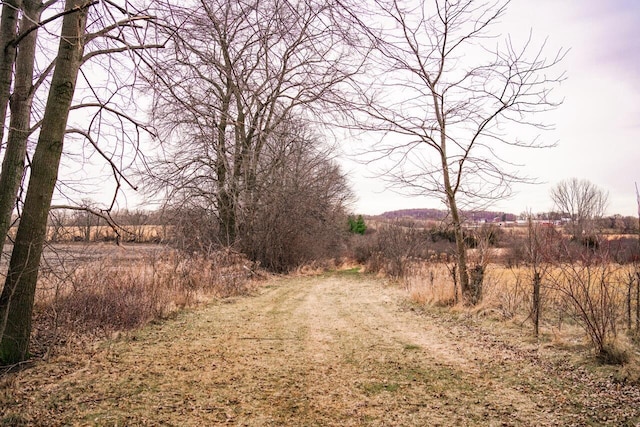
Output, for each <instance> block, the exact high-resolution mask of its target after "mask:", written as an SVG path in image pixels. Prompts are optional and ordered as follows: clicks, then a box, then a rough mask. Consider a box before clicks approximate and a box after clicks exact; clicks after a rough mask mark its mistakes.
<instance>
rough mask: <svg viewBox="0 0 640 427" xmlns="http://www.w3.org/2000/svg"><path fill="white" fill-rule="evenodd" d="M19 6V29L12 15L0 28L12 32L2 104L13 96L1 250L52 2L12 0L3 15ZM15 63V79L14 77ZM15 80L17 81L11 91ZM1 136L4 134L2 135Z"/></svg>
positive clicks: (0, 186) (0, 199) (2, 183)
mask: <svg viewBox="0 0 640 427" xmlns="http://www.w3.org/2000/svg"><path fill="white" fill-rule="evenodd" d="M18 5H19V6H20V7H21V10H20V11H19V12H20V13H21V15H22V17H21V19H20V24H19V32H16V31H15V28H13V27H14V26H15V22H14V20H13V19H10V18H8V19H7V21H6V22H5V21H4V20H3V21H2V23H1V25H2V26H3V27H2V29H1V31H0V32H1V33H2V37H6V38H8V37H10V36H11V35H13V38H12V39H11V40H8V41H7V40H5V45H4V46H5V57H3V62H2V67H0V73H2V75H1V76H0V77H1V78H4V79H7V80H6V81H4V82H2V84H1V85H0V105H4V107H6V106H7V102H5V101H9V95H11V96H10V102H9V107H10V120H9V132H8V139H7V146H6V149H5V150H4V158H3V161H2V169H1V170H0V253H1V252H2V249H3V247H4V242H5V236H6V235H7V231H8V230H9V227H10V225H11V214H12V213H13V211H14V209H15V207H16V199H17V196H18V192H19V190H20V185H21V183H22V179H23V175H24V169H25V161H26V156H27V140H28V138H29V135H30V134H31V118H32V105H33V100H34V96H35V91H36V90H37V88H38V85H39V84H40V83H41V82H42V80H40V79H38V80H36V81H34V66H35V60H36V44H37V35H38V24H39V23H40V17H41V15H42V12H43V11H44V10H45V9H46V7H48V6H50V5H51V2H49V3H48V4H43V3H41V2H40V1H37V0H36V1H34V0H25V1H24V2H13V4H11V2H9V3H8V4H5V5H3V14H4V13H5V8H9V9H10V11H14V8H15V7H17V6H18ZM15 12H18V11H15ZM7 15H9V16H11V15H12V13H9V12H8V13H7ZM3 19H4V18H3ZM5 33H6V34H5ZM18 39H19V40H18ZM14 64H15V79H13V77H12V74H13V72H14V70H13V66H14ZM5 72H9V76H6V75H5V74H4V73H5ZM14 80H15V81H14ZM12 81H13V82H14V84H13V91H12V92H11V82H12ZM5 90H6V91H5ZM0 114H1V115H0V118H1V119H2V120H3V123H4V119H5V114H6V109H4V110H2V111H0ZM2 135H4V133H2V134H0V136H2Z"/></svg>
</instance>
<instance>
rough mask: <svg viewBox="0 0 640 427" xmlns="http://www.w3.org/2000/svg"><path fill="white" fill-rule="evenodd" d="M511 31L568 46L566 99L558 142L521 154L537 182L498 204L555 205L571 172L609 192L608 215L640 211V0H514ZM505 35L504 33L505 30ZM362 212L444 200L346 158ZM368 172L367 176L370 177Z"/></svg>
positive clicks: (554, 136) (507, 22)
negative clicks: (639, 199) (555, 193)
mask: <svg viewBox="0 0 640 427" xmlns="http://www.w3.org/2000/svg"><path fill="white" fill-rule="evenodd" d="M502 21H503V22H502V25H503V26H504V28H505V32H506V31H508V32H509V33H511V34H512V35H513V36H514V37H516V38H517V37H518V36H523V35H527V34H528V32H529V30H532V31H533V36H534V39H535V40H538V41H542V40H544V39H545V38H547V37H548V47H549V52H550V54H551V53H552V52H554V51H555V50H557V49H558V48H565V49H569V50H570V51H569V53H568V55H567V57H566V58H565V60H564V61H563V63H562V64H561V67H562V68H563V69H565V70H566V73H567V80H566V81H564V82H563V83H562V85H561V87H560V88H559V94H561V95H562V97H564V103H563V104H562V105H561V106H560V107H559V108H558V109H557V110H556V111H555V112H554V114H553V121H554V123H555V127H556V128H555V130H553V131H551V132H547V133H545V134H544V138H545V140H546V141H548V142H554V141H557V143H558V145H557V147H555V148H550V149H544V150H527V151H526V152H522V151H521V152H520V153H521V154H520V155H521V156H522V158H512V159H510V160H512V161H514V162H516V163H519V164H522V168H521V172H522V174H523V175H526V176H532V177H537V178H538V180H539V181H540V182H541V183H540V184H537V185H524V184H523V185H520V186H516V187H515V190H516V194H515V195H514V196H513V197H512V198H511V199H509V200H505V201H502V202H500V203H499V204H497V205H495V206H494V208H495V210H501V211H506V212H512V213H516V214H518V213H520V212H523V211H526V210H532V211H533V212H543V211H548V210H551V209H552V207H553V206H552V203H551V201H550V197H549V190H550V188H551V187H552V186H553V185H554V184H556V183H557V182H558V181H560V180H563V179H567V178H572V177H576V178H585V179H588V180H589V181H591V182H593V183H594V184H596V185H598V186H599V187H601V188H603V189H604V190H606V191H608V192H609V200H610V202H609V213H610V214H614V213H619V214H622V215H637V212H638V205H637V203H636V194H635V187H634V183H635V182H638V183H639V185H640V169H639V165H638V164H639V163H640V1H638V0H608V1H603V0H536V1H531V0H512V3H511V5H510V8H509V11H508V13H507V15H505V17H504V18H503V19H502ZM505 35H506V34H505ZM345 167H346V168H347V169H348V171H349V173H350V178H351V180H352V182H353V186H354V190H355V192H356V194H357V195H358V202H357V203H356V205H355V206H354V207H353V209H354V210H355V211H357V212H358V213H364V214H378V213H382V212H385V211H389V210H394V209H402V208H423V207H435V208H444V205H442V203H441V202H440V201H439V200H438V199H436V198H435V197H433V196H424V197H415V196H414V197H407V196H401V195H398V194H395V193H393V192H390V191H385V184H384V183H383V182H382V181H380V180H377V179H375V178H372V177H371V176H373V175H374V173H373V169H371V168H366V167H364V166H360V165H356V164H355V163H351V162H346V163H345ZM368 176H369V177H370V178H369V177H368Z"/></svg>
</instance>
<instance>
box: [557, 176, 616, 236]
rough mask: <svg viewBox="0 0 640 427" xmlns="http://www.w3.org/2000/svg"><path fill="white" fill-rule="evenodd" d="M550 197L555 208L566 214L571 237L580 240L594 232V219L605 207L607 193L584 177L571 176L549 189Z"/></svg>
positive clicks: (601, 213)
mask: <svg viewBox="0 0 640 427" xmlns="http://www.w3.org/2000/svg"><path fill="white" fill-rule="evenodd" d="M551 199H552V200H553V203H554V204H555V206H556V209H558V210H560V211H561V212H562V213H563V214H565V215H568V217H569V220H570V223H569V225H568V228H569V232H570V233H571V236H572V238H573V239H575V240H581V239H583V238H585V237H590V236H591V235H592V234H593V233H594V231H595V230H594V227H595V224H596V220H598V219H600V218H602V217H603V216H604V213H605V211H606V209H607V204H608V201H609V193H608V192H606V191H604V190H602V189H601V188H599V187H598V186H596V185H595V184H593V183H591V182H590V181H588V180H586V179H577V178H571V179H568V180H565V181H561V182H559V183H558V184H557V185H556V186H555V187H554V188H553V189H552V190H551Z"/></svg>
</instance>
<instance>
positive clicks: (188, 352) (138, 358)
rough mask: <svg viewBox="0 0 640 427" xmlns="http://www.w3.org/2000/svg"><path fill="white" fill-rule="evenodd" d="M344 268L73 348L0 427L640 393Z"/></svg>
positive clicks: (11, 389) (591, 408) (322, 415)
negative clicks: (413, 301)
mask: <svg viewBox="0 0 640 427" xmlns="http://www.w3.org/2000/svg"><path fill="white" fill-rule="evenodd" d="M405 295H406V294H405V293H404V291H403V290H400V289H398V288H395V287H392V286H388V285H386V284H385V283H384V282H383V281H381V280H378V279H373V278H371V277H370V276H366V275H356V274H355V273H352V272H347V273H344V274H343V273H340V274H335V275H323V276H318V277H310V276H305V277H294V278H285V279H277V280H271V281H268V282H267V283H265V285H264V286H263V287H262V288H261V290H260V291H259V292H258V293H257V294H256V295H254V296H252V297H249V298H243V297H239V298H234V299H232V300H225V301H214V302H212V303H211V304H210V305H207V306H204V307H201V308H199V309H197V310H187V311H182V312H180V313H179V314H178V315H176V316H175V318H173V319H170V320H168V321H165V322H159V323H154V324H150V325H148V326H146V327H145V328H143V329H141V330H138V331H133V332H129V333H126V334H123V335H122V336H120V337H118V338H116V339H109V340H105V341H102V342H97V343H95V344H94V345H93V346H91V347H90V348H88V349H87V350H86V351H82V352H77V351H72V349H70V350H69V351H68V352H64V353H63V352H61V353H60V354H57V355H56V356H54V357H52V358H50V359H49V360H48V361H46V362H40V363H36V364H35V365H34V366H33V367H31V368H30V369H28V370H25V371H23V372H18V373H13V374H9V375H6V376H5V377H3V378H2V380H1V381H2V384H0V425H3V424H4V425H39V426H49V425H51V426H54V425H78V426H84V425H97V426H107V425H109V426H115V425H165V426H178V425H179V426H203V425H223V424H225V425H251V426H274V425H309V426H311V425H322V426H361V425H372V426H374V425H375V426H378V425H379V426H382V425H402V426H412V425H415V426H418V425H420V426H422V425H429V426H448V425H467V426H485V425H496V426H498V425H509V426H534V425H535V426H545V425H548V426H552V425H553V426H555V425H603V426H607V425H611V426H620V425H635V424H636V423H638V422H640V409H639V408H640V390H639V389H638V387H636V386H632V385H629V384H624V383H622V382H620V381H616V380H614V379H612V377H609V376H608V374H607V371H603V370H602V369H600V368H597V367H595V366H594V367H591V366H586V367H585V366H584V365H580V364H575V363H574V362H573V361H571V354H572V353H571V352H570V351H569V350H563V349H558V348H552V347H548V346H546V345H545V344H544V343H542V344H541V343H534V342H526V341H525V342H523V341H522V334H521V332H522V331H521V330H519V328H518V327H517V326H516V325H515V324H513V323H506V324H505V323H499V322H494V321H492V320H490V319H486V318H480V317H477V316H467V313H465V312H462V311H460V312H455V311H450V310H445V309H441V308H438V309H431V308H424V307H421V306H417V305H416V304H407V303H406V300H405Z"/></svg>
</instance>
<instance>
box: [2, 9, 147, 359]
mask: <svg viewBox="0 0 640 427" xmlns="http://www.w3.org/2000/svg"><path fill="white" fill-rule="evenodd" d="M55 3H57V2H56V1H53V0H52V1H49V2H47V3H43V4H40V3H36V2H33V5H34V6H35V7H36V9H37V11H42V9H43V8H44V7H46V6H51V5H53V4H55ZM29 4H31V3H30V2H27V1H25V10H27V9H26V8H27V6H28V5H29ZM96 4H98V2H96V1H91V0H67V1H66V2H65V5H64V9H62V10H54V11H53V12H52V13H53V14H52V15H51V16H48V17H47V18H46V19H43V20H40V19H39V18H38V19H35V18H34V15H28V14H25V16H28V21H29V24H30V25H29V27H27V28H26V29H25V30H24V31H23V30H22V27H21V31H20V34H18V36H17V37H16V39H15V40H14V43H16V45H17V46H18V56H19V55H20V52H21V51H25V52H26V51H27V48H28V46H30V44H29V43H28V40H29V38H30V37H31V36H32V35H35V34H36V29H38V28H41V27H44V26H46V25H51V24H52V23H53V24H54V28H56V29H58V28H59V34H60V36H59V42H58V52H57V54H55V56H54V58H52V59H51V61H50V63H49V64H48V65H46V66H45V67H44V69H43V70H41V72H40V75H39V76H38V78H37V79H36V80H35V82H33V83H32V82H31V80H30V78H32V77H31V75H30V74H27V76H26V79H27V80H28V81H25V85H27V93H28V96H27V100H28V101H29V102H30V101H33V100H37V101H38V102H39V104H43V103H44V101H43V100H44V98H46V105H45V107H44V109H43V110H35V111H32V112H31V114H32V115H33V117H34V121H35V124H34V125H33V126H31V127H30V128H29V127H28V123H29V120H28V119H29V115H28V114H27V115H26V116H23V115H22V114H16V118H18V117H22V118H23V120H24V117H26V122H27V126H26V128H27V131H25V126H21V127H19V128H17V129H19V130H20V131H21V132H22V133H23V134H26V135H29V134H31V133H33V134H34V135H37V144H36V145H35V151H34V153H33V158H32V161H31V168H30V173H29V175H28V188H27V191H26V199H25V201H24V207H23V209H22V216H21V220H20V224H19V227H18V231H17V234H16V238H15V244H14V247H13V251H12V254H11V261H10V265H9V271H8V273H7V277H6V281H5V284H4V287H3V290H2V295H1V296H0V362H3V363H15V362H19V361H21V360H24V359H25V358H27V357H28V347H29V338H30V333H31V314H32V309H33V303H34V295H35V286H36V281H37V277H38V268H39V264H40V256H41V254H42V249H43V244H44V240H45V238H46V227H47V217H48V214H49V211H50V207H51V200H52V197H53V193H54V190H55V189H56V185H57V182H58V173H59V170H60V164H61V159H62V156H63V141H64V139H65V135H68V134H74V135H80V136H81V137H82V138H83V139H84V140H85V141H87V142H88V145H89V146H90V147H91V148H93V151H94V152H95V153H98V154H99V155H100V156H101V157H102V158H103V159H104V160H106V161H107V162H108V164H109V165H110V166H111V167H112V169H113V173H114V175H115V176H116V181H117V188H118V187H119V185H120V181H121V180H125V181H126V178H124V176H123V173H122V171H121V165H120V164H117V163H116V161H115V159H117V154H115V153H111V154H109V152H108V151H106V150H104V148H103V147H102V144H101V145H98V143H97V141H98V140H97V138H96V136H95V135H98V136H100V135H102V134H103V133H104V132H105V128H106V124H105V120H104V117H105V116H106V115H109V114H111V115H113V116H115V117H116V120H115V121H116V123H119V124H123V123H125V122H128V123H130V124H132V125H133V126H134V127H136V128H139V127H141V126H140V125H139V124H138V122H136V121H135V120H134V119H133V118H132V117H131V116H130V115H129V114H126V113H123V112H121V111H119V110H118V108H117V107H114V106H113V99H114V98H115V95H114V93H111V94H110V95H109V96H107V99H106V100H105V99H103V98H102V97H101V95H104V91H103V90H101V87H99V85H96V84H95V83H94V85H93V86H90V84H91V79H88V78H87V75H86V74H83V73H82V71H81V66H83V65H86V66H89V65H87V64H89V63H90V64H96V61H97V59H98V58H100V57H104V56H108V57H109V58H111V59H112V60H113V61H115V55H116V54H118V53H123V52H124V53H128V52H135V51H137V50H138V49H145V48H147V47H148V45H146V44H144V43H143V42H142V40H143V39H141V38H138V37H136V35H139V34H140V33H144V26H143V25H141V23H142V22H145V21H147V20H149V17H148V16H146V15H140V14H138V13H137V11H135V10H134V11H130V10H129V9H128V6H129V4H128V3H126V2H125V4H124V5H118V4H116V3H115V2H111V1H109V2H104V3H103V5H104V8H102V9H100V10H97V9H92V6H95V5H96ZM90 10H96V14H95V16H92V17H91V19H90V20H89V24H88V26H87V15H88V14H90ZM116 16H124V17H123V18H122V19H120V20H118V19H116ZM60 19H62V23H61V24H59V21H60ZM56 22H58V24H55V23H56ZM109 22H110V23H109ZM56 25H57V26H56ZM96 28H97V29H96ZM94 29H96V31H93V30H94ZM56 33H57V31H56V32H55V33H54V32H53V31H52V30H49V31H46V34H47V35H53V34H56ZM132 33H133V38H131V39H128V38H127V37H128V36H131V35H132ZM36 45H37V46H44V45H46V42H42V43H38V44H36ZM85 46H90V47H91V48H90V49H88V50H85ZM45 53H46V48H45V50H44V53H43V54H45ZM31 60H32V62H31V64H30V65H31V67H33V56H31ZM113 61H110V62H113ZM27 65H29V64H26V63H25V66H27ZM19 66H20V64H19V61H17V62H16V72H17V71H18V68H19ZM134 68H135V67H134ZM52 70H53V74H52V75H50V73H51V71H52ZM78 74H83V80H80V82H81V83H80V84H78V81H79V79H78ZM114 74H115V71H114ZM114 74H111V75H110V76H113V75H114ZM20 78H21V77H20V76H16V91H17V84H18V81H19V79H20ZM106 79H107V82H110V83H113V81H111V80H109V77H107V78H106ZM115 82H122V79H121V78H117V79H115ZM122 87H123V86H118V88H117V89H120V88H122ZM38 89H41V92H37V90H38ZM117 89H116V91H117ZM85 90H86V91H87V92H89V93H90V94H92V95H93V101H92V102H87V99H91V98H90V97H88V96H85V95H86V92H84V91H85ZM39 95H42V96H41V97H40V96H39ZM79 95H82V97H81V100H82V101H81V103H80V104H76V105H73V100H74V97H78V98H80V96H79ZM12 97H13V95H12ZM30 105H31V104H29V106H30ZM82 108H94V109H95V110H97V112H96V113H95V114H93V116H92V117H91V121H90V123H89V124H88V125H87V126H86V127H85V128H84V129H83V128H79V127H76V126H72V127H71V128H68V124H69V117H70V114H71V113H72V112H73V111H77V110H79V109H82ZM14 113H16V111H14V109H13V105H12V110H11V118H10V120H11V122H13V120H14ZM121 129H124V126H123V127H121ZM13 131H14V128H13V126H12V128H11V129H10V136H9V141H11V132H13ZM124 133H125V132H124V130H123V133H122V134H121V135H124ZM109 136H110V137H111V138H113V137H114V136H113V134H110V135H109ZM116 139H117V137H116ZM122 139H123V140H125V141H127V140H129V139H128V138H127V137H126V136H123V138H122ZM9 149H10V144H8V146H7V152H5V156H8V155H9V153H8V152H9ZM21 153H24V154H26V151H24V150H23V151H21ZM24 154H23V155H24ZM18 157H19V156H18ZM5 159H6V157H5ZM14 169H16V168H14ZM18 169H20V168H17V169H16V170H18ZM8 170H9V169H5V168H4V165H3V170H2V173H3V174H5V171H8ZM22 173H23V172H22V170H21V169H20V170H19V176H20V177H22ZM15 175H16V176H17V175H18V173H16V174H15ZM5 190H9V188H6V189H5V188H4V187H3V188H2V189H1V191H0V192H1V193H5ZM10 190H12V191H13V188H11V189H10ZM5 196H6V198H7V200H10V199H11V198H12V195H11V194H8V192H7V194H3V197H5ZM13 199H14V200H12V203H15V195H14V196H13ZM112 204H113V203H112ZM1 238H2V239H3V240H4V238H5V235H4V234H3V235H2V236H1Z"/></svg>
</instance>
